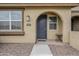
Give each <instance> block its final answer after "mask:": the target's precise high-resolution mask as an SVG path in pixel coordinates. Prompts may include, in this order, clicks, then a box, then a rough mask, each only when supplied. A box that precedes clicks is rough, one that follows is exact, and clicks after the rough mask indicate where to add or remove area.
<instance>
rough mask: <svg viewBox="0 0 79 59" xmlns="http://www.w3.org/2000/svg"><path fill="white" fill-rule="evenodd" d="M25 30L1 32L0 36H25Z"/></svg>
mask: <svg viewBox="0 0 79 59" xmlns="http://www.w3.org/2000/svg"><path fill="white" fill-rule="evenodd" d="M24 34H25V32H0V36H23V35H24Z"/></svg>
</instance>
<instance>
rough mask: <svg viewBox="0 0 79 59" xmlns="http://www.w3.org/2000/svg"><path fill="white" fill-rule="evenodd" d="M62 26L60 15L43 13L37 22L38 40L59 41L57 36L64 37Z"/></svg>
mask: <svg viewBox="0 0 79 59" xmlns="http://www.w3.org/2000/svg"><path fill="white" fill-rule="evenodd" d="M62 25H63V24H62V21H61V18H60V17H59V15H58V14H56V13H53V12H45V13H42V14H41V15H39V16H38V18H37V22H36V38H37V40H42V41H46V40H57V36H61V35H62V27H63V26H62ZM61 40H62V39H61Z"/></svg>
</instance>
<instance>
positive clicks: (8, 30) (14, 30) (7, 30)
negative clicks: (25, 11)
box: [0, 9, 22, 32]
mask: <svg viewBox="0 0 79 59" xmlns="http://www.w3.org/2000/svg"><path fill="white" fill-rule="evenodd" d="M0 11H8V12H9V20H0V21H8V22H9V29H5V30H2V29H0V32H20V31H22V19H19V20H13V19H11V11H21V12H22V10H16V9H15V10H0ZM21 17H22V16H21ZM11 21H20V22H21V29H12V28H11Z"/></svg>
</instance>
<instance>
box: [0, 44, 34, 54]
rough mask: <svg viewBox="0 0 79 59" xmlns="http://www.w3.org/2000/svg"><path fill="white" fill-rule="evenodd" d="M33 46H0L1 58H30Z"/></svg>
mask: <svg viewBox="0 0 79 59" xmlns="http://www.w3.org/2000/svg"><path fill="white" fill-rule="evenodd" d="M33 45H34V44H32V43H27V44H22V43H21V44H20V43H18V44H0V56H29V55H30V53H31V51H32V48H33Z"/></svg>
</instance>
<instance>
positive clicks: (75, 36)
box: [70, 7, 79, 50]
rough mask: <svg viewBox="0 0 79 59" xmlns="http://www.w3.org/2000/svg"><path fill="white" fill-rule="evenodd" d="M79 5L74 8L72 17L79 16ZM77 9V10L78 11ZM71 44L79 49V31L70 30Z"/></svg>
mask: <svg viewBox="0 0 79 59" xmlns="http://www.w3.org/2000/svg"><path fill="white" fill-rule="evenodd" d="M78 10H79V7H76V8H75V9H74V8H73V9H72V14H71V15H72V17H73V16H79V12H78ZM76 11H77V12H76ZM70 45H71V46H72V47H74V48H76V49H78V50H79V31H71V32H70Z"/></svg>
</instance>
